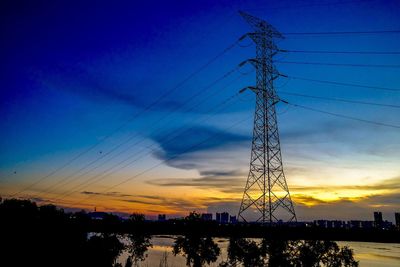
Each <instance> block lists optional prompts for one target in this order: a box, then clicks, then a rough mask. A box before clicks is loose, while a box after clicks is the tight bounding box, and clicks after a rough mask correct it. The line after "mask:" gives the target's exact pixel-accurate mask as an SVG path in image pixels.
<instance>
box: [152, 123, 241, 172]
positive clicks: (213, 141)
mask: <svg viewBox="0 0 400 267" xmlns="http://www.w3.org/2000/svg"><path fill="white" fill-rule="evenodd" d="M166 136H171V138H166ZM151 139H152V140H153V141H155V142H156V143H157V144H158V145H159V147H160V150H159V151H158V152H156V153H155V154H154V155H155V156H156V157H157V158H159V159H161V160H164V161H165V162H166V164H167V165H169V166H172V167H175V168H180V169H195V168H199V166H200V165H201V161H209V160H210V156H211V155H210V154H208V153H206V154H201V153H200V152H210V151H216V150H218V149H222V148H223V149H224V150H226V151H227V153H229V152H228V151H229V150H230V149H233V147H236V146H238V145H241V144H243V143H244V142H246V141H249V137H248V136H245V135H240V134H236V133H232V132H227V131H224V130H220V129H218V128H215V127H212V126H188V127H186V128H185V129H183V130H176V129H174V130H172V131H170V132H167V133H165V132H163V133H162V134H161V133H159V134H156V135H153V136H151Z"/></svg>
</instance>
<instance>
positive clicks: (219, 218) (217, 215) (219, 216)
mask: <svg viewBox="0 0 400 267" xmlns="http://www.w3.org/2000/svg"><path fill="white" fill-rule="evenodd" d="M215 220H216V221H217V222H218V223H221V213H219V212H217V213H216V214H215Z"/></svg>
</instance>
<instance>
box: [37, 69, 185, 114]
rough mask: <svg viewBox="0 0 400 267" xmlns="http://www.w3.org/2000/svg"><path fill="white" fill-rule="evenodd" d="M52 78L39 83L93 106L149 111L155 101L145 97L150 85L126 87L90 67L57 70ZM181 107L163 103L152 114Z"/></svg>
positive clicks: (40, 78) (171, 101)
mask: <svg viewBox="0 0 400 267" xmlns="http://www.w3.org/2000/svg"><path fill="white" fill-rule="evenodd" d="M48 72H49V73H50V75H48V76H46V77H43V75H41V74H38V75H37V76H38V78H37V79H38V80H40V82H41V83H42V84H44V85H46V86H47V87H49V88H51V89H57V90H63V91H65V92H68V93H72V94H74V95H77V96H80V97H82V98H84V99H87V100H90V101H92V102H94V103H114V104H124V105H127V106H130V107H138V108H146V107H147V106H148V105H149V104H150V103H149V100H150V101H152V99H151V98H150V99H149V98H148V97H147V96H146V92H147V88H146V86H145V84H149V82H150V81H146V82H145V81H137V84H133V85H132V84H129V85H126V84H123V83H121V82H120V81H118V80H115V79H114V78H112V77H110V76H109V73H102V72H101V71H98V72H94V71H93V70H89V69H88V68H87V67H83V66H79V65H75V66H73V65H69V66H67V67H62V66H58V67H57V68H54V69H52V70H51V71H48ZM181 106H182V103H181V102H178V101H176V100H167V99H166V100H164V101H160V102H159V103H158V104H157V105H154V106H152V110H171V109H178V108H179V107H181Z"/></svg>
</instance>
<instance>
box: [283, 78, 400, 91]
mask: <svg viewBox="0 0 400 267" xmlns="http://www.w3.org/2000/svg"><path fill="white" fill-rule="evenodd" d="M282 77H285V76H283V75H282ZM287 78H290V79H296V80H302V81H310V82H317V83H326V84H332V85H340V86H350V87H359V88H368V89H376V90H384V91H391V92H400V89H399V88H389V87H382V86H371V85H363V84H355V83H345V82H337V81H328V80H318V79H310V78H305V77H298V76H287Z"/></svg>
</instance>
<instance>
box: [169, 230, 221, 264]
mask: <svg viewBox="0 0 400 267" xmlns="http://www.w3.org/2000/svg"><path fill="white" fill-rule="evenodd" d="M172 252H173V254H174V255H178V254H182V255H183V256H185V258H186V265H187V266H193V267H200V266H203V265H204V264H205V263H207V264H210V263H211V262H215V261H216V260H217V259H218V256H219V254H220V252H221V250H220V248H219V247H218V245H217V244H216V243H215V242H214V241H213V240H212V238H211V237H210V236H207V237H201V236H197V235H186V236H180V237H177V238H176V240H175V243H174V246H173V250H172Z"/></svg>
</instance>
